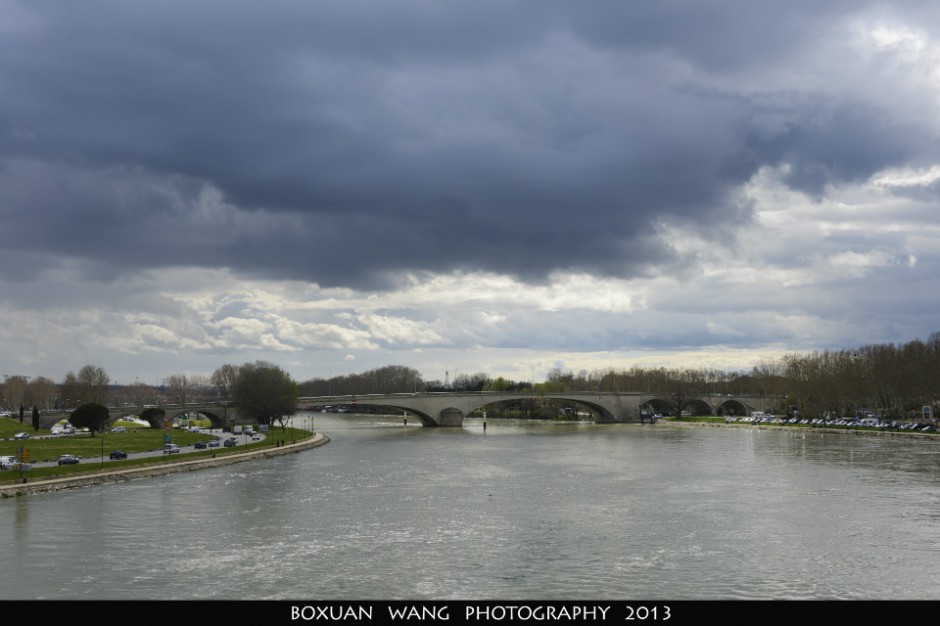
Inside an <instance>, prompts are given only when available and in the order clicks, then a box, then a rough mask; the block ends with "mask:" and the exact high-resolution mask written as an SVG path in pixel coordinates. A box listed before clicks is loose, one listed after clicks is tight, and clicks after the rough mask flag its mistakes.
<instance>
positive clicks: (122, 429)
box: [111, 426, 127, 433]
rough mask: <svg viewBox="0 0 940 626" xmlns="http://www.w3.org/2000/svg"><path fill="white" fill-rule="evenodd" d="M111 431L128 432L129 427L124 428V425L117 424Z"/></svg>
mask: <svg viewBox="0 0 940 626" xmlns="http://www.w3.org/2000/svg"><path fill="white" fill-rule="evenodd" d="M111 432H112V433H126V432H127V429H126V428H124V427H123V426H117V427H115V428H112V429H111Z"/></svg>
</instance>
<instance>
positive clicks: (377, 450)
mask: <svg viewBox="0 0 940 626" xmlns="http://www.w3.org/2000/svg"><path fill="white" fill-rule="evenodd" d="M298 419H299V421H298V425H303V423H309V418H307V417H301V418H298ZM314 425H315V427H316V429H317V430H318V431H321V432H324V433H326V434H327V435H329V436H330V437H331V438H332V442H331V443H330V444H328V445H326V446H323V447H320V448H317V449H315V450H310V451H307V452H304V453H301V454H293V455H288V456H285V457H281V458H278V459H272V460H266V461H256V462H251V463H245V464H239V465H234V466H228V467H225V468H219V469H211V470H205V471H199V472H194V473H189V474H178V475H173V476H166V477H158V478H149V479H144V480H137V481H133V482H128V483H124V484H119V485H108V486H101V487H91V488H85V489H78V490H71V491H64V492H59V493H53V494H40V495H33V496H28V497H21V498H12V499H8V500H5V501H2V502H0V528H2V529H3V533H4V535H3V538H4V545H5V546H6V548H5V550H4V555H5V558H4V560H3V567H2V568H0V598H3V599H236V598H238V599H288V598H290V599H321V600H322V599H334V600H340V599H366V598H368V599H373V600H393V599H418V600H421V599H430V600H447V599H463V600H474V599H491V600H493V599H500V600H512V599H527V600H534V599H558V600H564V599H569V600H591V599H595V600H596V599H607V600H616V599H673V600H682V599H688V600H694V599H854V598H865V599H940V442H938V441H934V440H930V441H924V440H914V439H909V438H901V437H880V436H859V435H852V434H843V433H834V432H826V433H817V432H811V431H806V430H792V431H785V430H783V431H777V430H755V429H747V428H691V427H674V426H668V425H664V424H657V425H656V426H649V425H645V426H640V425H593V424H567V425H565V424H561V425H559V424H543V423H521V422H501V421H496V420H493V419H490V420H489V421H488V423H487V428H486V429H485V430H484V429H483V426H482V423H481V422H480V421H478V420H476V421H475V420H468V421H467V423H466V425H465V427H464V428H462V429H460V428H455V429H450V428H444V429H430V428H421V427H420V426H415V425H414V424H413V422H412V423H409V425H408V426H407V427H405V426H403V425H402V422H401V419H400V418H394V417H386V418H382V417H379V418H374V417H373V418H354V417H343V416H335V415H330V416H326V415H317V416H316V418H315V424H314Z"/></svg>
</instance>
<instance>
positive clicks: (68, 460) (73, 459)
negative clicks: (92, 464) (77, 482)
mask: <svg viewBox="0 0 940 626" xmlns="http://www.w3.org/2000/svg"><path fill="white" fill-rule="evenodd" d="M59 465H78V457H77V456H75V455H74V454H63V455H62V456H60V457H59Z"/></svg>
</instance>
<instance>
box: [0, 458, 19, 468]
mask: <svg viewBox="0 0 940 626" xmlns="http://www.w3.org/2000/svg"><path fill="white" fill-rule="evenodd" d="M14 463H16V457H15V456H0V469H13V464H14Z"/></svg>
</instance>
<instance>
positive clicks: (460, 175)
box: [0, 0, 917, 286]
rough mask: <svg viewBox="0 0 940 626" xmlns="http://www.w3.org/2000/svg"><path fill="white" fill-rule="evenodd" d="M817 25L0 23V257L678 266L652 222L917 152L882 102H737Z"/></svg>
mask: <svg viewBox="0 0 940 626" xmlns="http://www.w3.org/2000/svg"><path fill="white" fill-rule="evenodd" d="M817 4H818V3H808V2H806V3H790V4H787V5H786V6H785V11H784V10H783V9H781V7H777V6H776V5H771V6H769V7H768V6H761V4H760V3H748V2H726V3H718V2H716V3H688V2H672V3H670V2H657V3H621V2H616V3H599V4H594V3H592V4H587V5H585V4H583V3H569V2H564V3H561V2H559V3H552V2H472V3H470V2H467V3H439V2H425V1H417V0H415V1H411V2H396V3H387V2H309V3H296V2H272V3H264V4H259V3H252V2H201V3H191V2H132V3H124V2H105V1H99V2H83V3H73V2H52V1H45V2H35V3H32V2H30V3H25V2H24V3H19V4H15V3H14V4H10V5H8V6H7V8H6V9H0V10H4V11H7V12H9V13H10V15H9V17H11V18H14V17H15V18H16V19H10V20H9V21H8V24H7V26H6V27H4V29H3V31H2V33H3V35H2V39H0V55H2V58H3V59H4V61H3V63H2V64H0V85H2V88H3V93H4V98H3V100H2V102H0V159H2V161H0V182H2V183H3V184H2V185H0V202H2V208H0V211H2V214H3V219H4V230H3V232H2V233H0V243H2V245H4V246H7V247H8V248H14V249H16V248H20V247H25V246H29V247H31V248H34V245H35V244H33V243H31V242H35V241H36V240H37V233H41V234H42V237H41V241H42V245H43V246H44V247H45V248H46V249H49V250H51V251H54V252H55V253H58V254H63V255H68V256H73V257H79V258H84V259H89V260H91V261H94V263H91V264H89V265H88V266H87V267H88V268H89V271H92V272H98V271H102V276H103V277H110V276H113V275H114V274H115V273H119V272H121V271H127V270H133V269H138V268H146V267H157V266H161V265H201V266H224V267H231V268H234V269H235V270H237V271H239V272H246V273H251V274H254V275H258V276H267V277H275V278H278V277H283V278H288V277H289V278H304V279H309V280H312V281H316V282H319V283H321V284H323V285H350V286H366V285H368V286H377V285H379V286H380V285H386V286H389V285H391V284H392V282H391V281H392V280H393V277H394V275H395V274H396V273H398V272H401V271H415V272H421V271H446V270H455V269H471V270H472V269H484V270H492V271H497V272H505V273H510V274H513V275H516V276H520V277H522V278H524V279H525V280H530V281H537V280H541V279H543V278H544V277H545V276H546V275H547V273H549V272H551V271H552V270H555V269H574V270H579V271H587V272H594V273H602V274H609V275H618V276H630V275H636V274H640V273H643V272H646V271H649V270H650V268H652V267H655V266H657V265H660V264H663V263H674V262H676V256H675V251H674V249H673V247H672V246H670V245H666V244H664V243H663V242H659V241H658V240H657V239H656V226H657V223H658V222H659V220H661V219H664V218H666V219H673V220H682V221H688V222H693V223H696V224H699V225H700V226H701V228H702V230H708V231H711V232H715V233H716V236H719V235H717V233H721V232H723V231H727V230H732V229H733V227H734V224H735V223H736V222H737V221H739V220H741V219H745V218H746V215H745V214H743V213H742V211H743V209H742V208H740V207H739V206H738V205H737V204H736V202H735V201H734V200H733V198H732V193H733V191H734V190H735V188H736V186H737V185H739V184H741V183H743V182H745V181H746V180H748V178H749V177H750V176H751V175H752V174H753V173H754V172H755V171H756V170H757V169H758V168H759V167H761V166H762V165H778V164H781V163H788V164H790V166H791V170H790V174H789V177H790V178H789V183H790V184H791V185H793V186H795V187H798V188H801V189H806V190H809V191H818V190H819V189H821V188H822V187H823V186H824V185H825V184H826V183H829V182H838V181H841V180H857V179H859V178H860V177H865V176H868V175H870V174H871V173H872V172H874V171H877V170H878V169H880V168H882V167H885V166H887V165H891V164H899V163H903V162H904V160H906V159H908V158H912V157H913V156H914V152H915V151H916V149H917V147H916V146H915V145H913V143H912V141H911V137H912V136H913V135H914V134H915V133H916V128H914V127H913V125H912V124H911V123H910V122H902V121H898V120H895V119H892V117H891V116H890V115H889V114H887V113H886V111H885V110H884V109H883V108H882V106H881V104H879V103H878V102H856V101H855V98H857V96H854V95H847V96H845V97H843V98H839V99H838V100H837V101H834V100H833V99H832V98H831V96H828V95H822V94H819V95H817V94H815V93H813V91H812V88H808V89H806V90H803V93H802V96H801V97H800V98H798V99H790V98H789V93H790V91H792V90H800V89H802V86H801V85H783V86H781V91H782V92H785V93H783V94H778V93H777V92H776V91H775V89H776V88H772V89H771V90H770V91H768V92H766V93H759V94H756V95H755V93H754V88H752V87H746V86H744V84H743V81H745V80H746V77H748V76H753V75H754V74H760V73H762V72H763V71H767V72H768V73H772V72H774V71H784V72H783V73H786V71H785V70H786V69H787V68H788V65H789V64H790V63H798V62H800V61H798V60H797V59H798V58H800V57H801V55H803V54H805V53H806V51H807V50H812V49H813V48H814V47H815V46H819V45H821V43H820V42H821V41H822V40H824V39H825V38H826V37H827V36H830V35H831V34H832V32H833V30H832V29H833V26H832V24H833V21H834V20H836V19H842V18H843V17H844V15H845V14H846V12H847V11H848V10H850V9H851V10H858V8H859V6H860V3H843V4H840V3H831V4H827V6H826V7H823V8H820V7H818V6H817ZM777 12H779V13H777ZM847 61H849V62H851V60H850V59H849V60H847ZM712 78H714V79H715V84H714V85H712V84H710V82H711V79H712ZM738 80H741V81H742V86H741V87H740V88H739V87H738V85H737V83H736V81H738ZM820 110H823V111H824V113H825V114H824V115H822V114H820V113H819V112H820ZM765 115H768V116H772V117H774V118H775V119H777V118H779V119H783V120H784V123H782V124H781V125H779V127H775V128H773V129H771V130H768V128H766V127H764V126H763V125H762V122H761V121H760V120H762V119H763V118H764V116H765ZM33 251H34V252H35V249H34V250H33ZM40 265H41V264H40ZM104 268H109V269H108V271H104Z"/></svg>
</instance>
